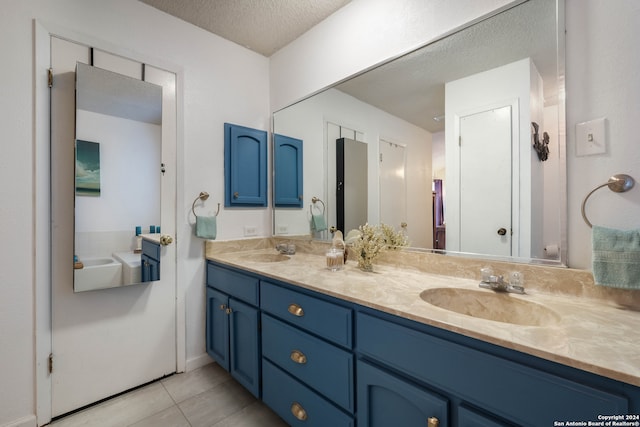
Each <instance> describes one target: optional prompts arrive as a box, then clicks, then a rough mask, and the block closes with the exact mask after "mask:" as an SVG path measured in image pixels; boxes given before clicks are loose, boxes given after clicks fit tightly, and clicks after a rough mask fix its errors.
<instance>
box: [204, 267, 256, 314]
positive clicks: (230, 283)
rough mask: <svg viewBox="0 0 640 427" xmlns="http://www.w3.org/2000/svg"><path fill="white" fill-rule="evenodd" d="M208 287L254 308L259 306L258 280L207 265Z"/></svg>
mask: <svg viewBox="0 0 640 427" xmlns="http://www.w3.org/2000/svg"><path fill="white" fill-rule="evenodd" d="M207 285H208V286H213V287H214V288H216V289H219V290H221V291H222V292H224V293H226V294H228V295H231V296H234V297H236V298H238V299H241V300H242V301H245V302H247V303H249V304H252V305H254V306H257V305H258V279H257V278H255V277H251V276H247V275H244V274H241V273H236V272H235V271H231V270H227V269H226V268H222V267H218V266H215V265H213V264H211V263H207Z"/></svg>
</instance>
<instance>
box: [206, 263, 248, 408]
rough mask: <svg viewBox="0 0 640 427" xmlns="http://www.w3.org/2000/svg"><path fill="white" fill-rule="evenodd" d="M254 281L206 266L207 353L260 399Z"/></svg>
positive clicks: (219, 268) (244, 276)
mask: <svg viewBox="0 0 640 427" xmlns="http://www.w3.org/2000/svg"><path fill="white" fill-rule="evenodd" d="M257 304H258V279H257V278H256V277H253V276H249V275H244V274H242V273H238V272H236V271H233V270H229V269H226V268H223V267H220V266H216V265H214V264H212V263H210V262H208V263H207V316H206V319H207V320H206V321H207V324H206V347H207V353H208V354H209V355H210V356H211V357H212V358H213V359H214V360H215V361H216V362H218V363H219V364H220V366H222V367H223V368H225V369H226V370H227V371H229V373H230V374H231V376H232V377H234V378H235V379H236V380H237V381H238V382H239V383H240V384H242V385H243V386H244V387H245V388H247V389H248V390H249V391H250V392H251V393H252V394H253V395H254V396H256V397H260V374H261V372H260V371H261V366H260V334H259V327H260V315H259V310H258V308H257Z"/></svg>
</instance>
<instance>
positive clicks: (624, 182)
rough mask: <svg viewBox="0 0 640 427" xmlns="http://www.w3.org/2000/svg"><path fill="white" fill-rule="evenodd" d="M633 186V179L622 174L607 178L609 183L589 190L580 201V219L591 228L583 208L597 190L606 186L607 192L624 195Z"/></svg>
mask: <svg viewBox="0 0 640 427" xmlns="http://www.w3.org/2000/svg"><path fill="white" fill-rule="evenodd" d="M634 184H635V180H634V179H633V177H631V176H629V175H627V174H624V173H619V174H617V175H613V176H612V177H611V178H609V181H607V182H605V183H604V184H602V185H598V186H597V187H596V188H594V189H593V190H591V191H590V192H589V194H587V196H586V197H585V198H584V200H583V201H582V208H581V210H582V219H584V222H586V223H587V225H588V226H589V227H591V228H593V225H592V224H591V222H590V221H589V219H588V218H587V214H586V213H585V206H586V204H587V199H589V197H590V196H591V195H592V194H593V193H595V192H596V191H597V190H599V189H601V188H602V187H604V186H608V187H609V190H611V191H613V192H614V193H624V192H626V191H629V190H631V189H632V188H633V185H634Z"/></svg>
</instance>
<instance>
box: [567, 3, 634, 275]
mask: <svg viewBox="0 0 640 427" xmlns="http://www.w3.org/2000/svg"><path fill="white" fill-rule="evenodd" d="M566 22H567V54H566V55H567V160H568V161H567V163H568V176H567V181H568V201H569V210H568V216H569V221H568V222H569V236H568V238H569V265H570V266H572V267H576V268H584V269H589V268H590V267H591V233H590V230H589V227H588V226H587V225H586V224H585V223H584V221H583V220H582V216H581V214H580V205H581V203H582V200H583V199H584V196H586V195H587V193H588V192H589V191H591V190H592V189H593V188H595V187H596V186H598V185H600V184H603V183H605V182H606V181H607V179H608V178H609V176H611V175H613V174H616V173H627V174H630V175H631V176H633V177H634V178H635V179H636V180H639V179H640V143H638V128H637V127H636V126H637V124H638V118H639V117H640V102H638V100H639V99H640V79H638V78H637V70H640V50H639V49H638V46H637V41H638V40H640V2H638V1H636V0H617V1H615V2H602V1H598V0H586V1H585V0H567V18H566ZM600 117H606V118H607V130H606V138H607V153H606V154H604V155H597V156H590V157H576V155H575V153H576V144H575V125H576V123H581V122H584V121H587V120H592V119H595V118H600ZM639 212H640V186H639V185H636V187H635V188H634V189H633V190H631V191H629V192H627V193H625V194H616V193H613V192H611V191H609V190H608V189H606V188H603V189H601V190H598V191H597V193H595V194H594V195H593V196H591V197H590V198H589V203H588V205H587V214H588V217H589V219H590V220H591V222H592V223H593V224H598V225H602V226H606V227H613V228H621V229H633V228H638V227H640V220H639V218H640V215H639Z"/></svg>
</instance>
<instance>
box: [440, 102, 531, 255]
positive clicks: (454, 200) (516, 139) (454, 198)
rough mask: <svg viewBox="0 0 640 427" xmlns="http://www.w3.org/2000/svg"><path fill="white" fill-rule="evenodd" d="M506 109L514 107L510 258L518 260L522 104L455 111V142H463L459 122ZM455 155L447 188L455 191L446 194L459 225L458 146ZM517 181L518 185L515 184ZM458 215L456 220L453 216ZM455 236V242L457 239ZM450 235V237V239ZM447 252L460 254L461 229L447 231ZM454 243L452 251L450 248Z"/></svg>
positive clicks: (450, 210) (493, 105)
mask: <svg viewBox="0 0 640 427" xmlns="http://www.w3.org/2000/svg"><path fill="white" fill-rule="evenodd" d="M503 107H511V182H512V184H511V233H512V234H511V248H512V253H511V256H516V257H517V256H518V254H517V253H514V248H516V249H518V248H520V100H519V99H518V98H510V99H505V100H502V101H496V102H492V103H489V104H486V105H482V106H477V107H474V108H468V109H464V110H461V111H456V112H455V114H454V117H453V138H454V141H460V119H461V118H462V117H466V116H470V115H473V114H478V113H482V112H485V111H488V110H495V109H498V108H503ZM455 147H456V150H455V153H451V154H452V157H453V158H455V165H456V166H455V170H456V172H457V173H455V174H453V178H454V180H453V182H447V186H448V187H449V188H452V189H456V191H452V192H450V193H451V194H449V193H447V199H448V202H447V203H448V204H449V206H450V209H449V210H448V213H449V215H451V216H450V218H452V219H453V221H451V222H452V224H457V226H458V227H459V224H460V197H459V194H460V144H459V142H458V143H456V144H455ZM515 180H517V183H516V182H514V181H515ZM453 212H456V214H455V216H453V215H452V213H453ZM454 234H455V238H454V236H453V235H454ZM450 235H451V236H450ZM446 242H447V248H449V249H450V250H460V249H459V248H460V236H459V229H458V231H455V230H454V229H453V227H451V229H449V228H448V229H447V241H446ZM450 243H451V248H450V247H449V244H450ZM456 248H457V249H456Z"/></svg>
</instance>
